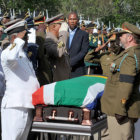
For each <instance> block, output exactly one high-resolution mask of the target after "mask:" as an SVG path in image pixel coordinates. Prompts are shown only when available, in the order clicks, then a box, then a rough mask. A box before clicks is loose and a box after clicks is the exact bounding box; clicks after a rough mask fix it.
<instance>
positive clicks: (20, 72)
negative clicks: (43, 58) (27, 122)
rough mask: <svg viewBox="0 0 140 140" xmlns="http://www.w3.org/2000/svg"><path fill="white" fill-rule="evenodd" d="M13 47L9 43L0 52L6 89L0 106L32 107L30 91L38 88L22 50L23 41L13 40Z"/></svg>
mask: <svg viewBox="0 0 140 140" xmlns="http://www.w3.org/2000/svg"><path fill="white" fill-rule="evenodd" d="M13 44H15V47H14V48H12V49H11V47H12V44H10V45H9V46H8V47H7V48H6V49H5V50H4V51H3V52H2V54H1V64H2V67H3V71H4V74H5V80H6V91H5V95H4V97H3V100H2V107H6V108H9V107H25V108H34V106H33V105H32V93H33V92H35V91H36V90H37V89H38V88H39V83H38V80H37V78H36V75H35V72H34V69H33V66H32V63H31V62H30V61H29V59H28V58H27V56H26V54H25V52H24V51H23V46H24V44H25V41H23V40H22V39H20V38H16V39H15V40H14V43H13Z"/></svg>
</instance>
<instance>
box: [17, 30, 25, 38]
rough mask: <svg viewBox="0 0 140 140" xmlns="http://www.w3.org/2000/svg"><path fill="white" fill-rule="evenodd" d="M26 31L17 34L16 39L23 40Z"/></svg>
mask: <svg viewBox="0 0 140 140" xmlns="http://www.w3.org/2000/svg"><path fill="white" fill-rule="evenodd" d="M26 32H27V31H26V30H24V31H22V32H20V33H18V34H17V38H21V39H23V38H24V36H25V34H26Z"/></svg>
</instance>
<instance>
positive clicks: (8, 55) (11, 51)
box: [1, 31, 26, 64]
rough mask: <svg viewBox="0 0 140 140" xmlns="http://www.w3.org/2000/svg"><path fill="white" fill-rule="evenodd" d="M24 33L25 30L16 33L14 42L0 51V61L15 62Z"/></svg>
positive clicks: (20, 48)
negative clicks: (0, 59) (0, 53)
mask: <svg viewBox="0 0 140 140" xmlns="http://www.w3.org/2000/svg"><path fill="white" fill-rule="evenodd" d="M25 34H26V31H23V32H20V33H18V35H17V37H16V38H15V40H14V42H13V43H12V44H11V45H10V46H9V47H8V48H7V49H5V50H4V51H3V52H2V56H1V58H2V61H6V62H7V63H9V64H11V63H16V62H17V58H18V57H19V52H20V51H21V50H22V48H23V47H24V44H25V41H24V40H23V39H22V38H23V37H24V36H25Z"/></svg>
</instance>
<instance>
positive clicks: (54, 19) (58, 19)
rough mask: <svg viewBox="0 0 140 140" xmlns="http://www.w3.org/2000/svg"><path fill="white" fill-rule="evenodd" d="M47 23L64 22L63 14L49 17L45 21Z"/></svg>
mask: <svg viewBox="0 0 140 140" xmlns="http://www.w3.org/2000/svg"><path fill="white" fill-rule="evenodd" d="M45 22H46V23H47V24H48V25H49V24H58V23H62V22H64V14H59V15H57V16H54V17H52V18H49V19H47V20H46V21H45Z"/></svg>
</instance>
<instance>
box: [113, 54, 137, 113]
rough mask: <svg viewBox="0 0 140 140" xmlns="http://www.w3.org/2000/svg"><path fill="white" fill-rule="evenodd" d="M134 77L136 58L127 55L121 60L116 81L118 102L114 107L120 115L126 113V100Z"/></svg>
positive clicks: (131, 89)
mask: <svg viewBox="0 0 140 140" xmlns="http://www.w3.org/2000/svg"><path fill="white" fill-rule="evenodd" d="M135 78H136V60H135V58H134V56H132V55H129V56H127V57H126V58H125V60H124V61H123V63H122V65H121V67H120V73H119V83H118V89H117V90H118V93H119V94H118V96H117V99H116V100H118V102H119V104H118V105H117V108H116V109H119V110H118V112H121V114H120V115H126V113H127V107H128V106H127V101H128V100H129V98H130V96H131V94H132V91H133V86H134V81H135Z"/></svg>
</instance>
